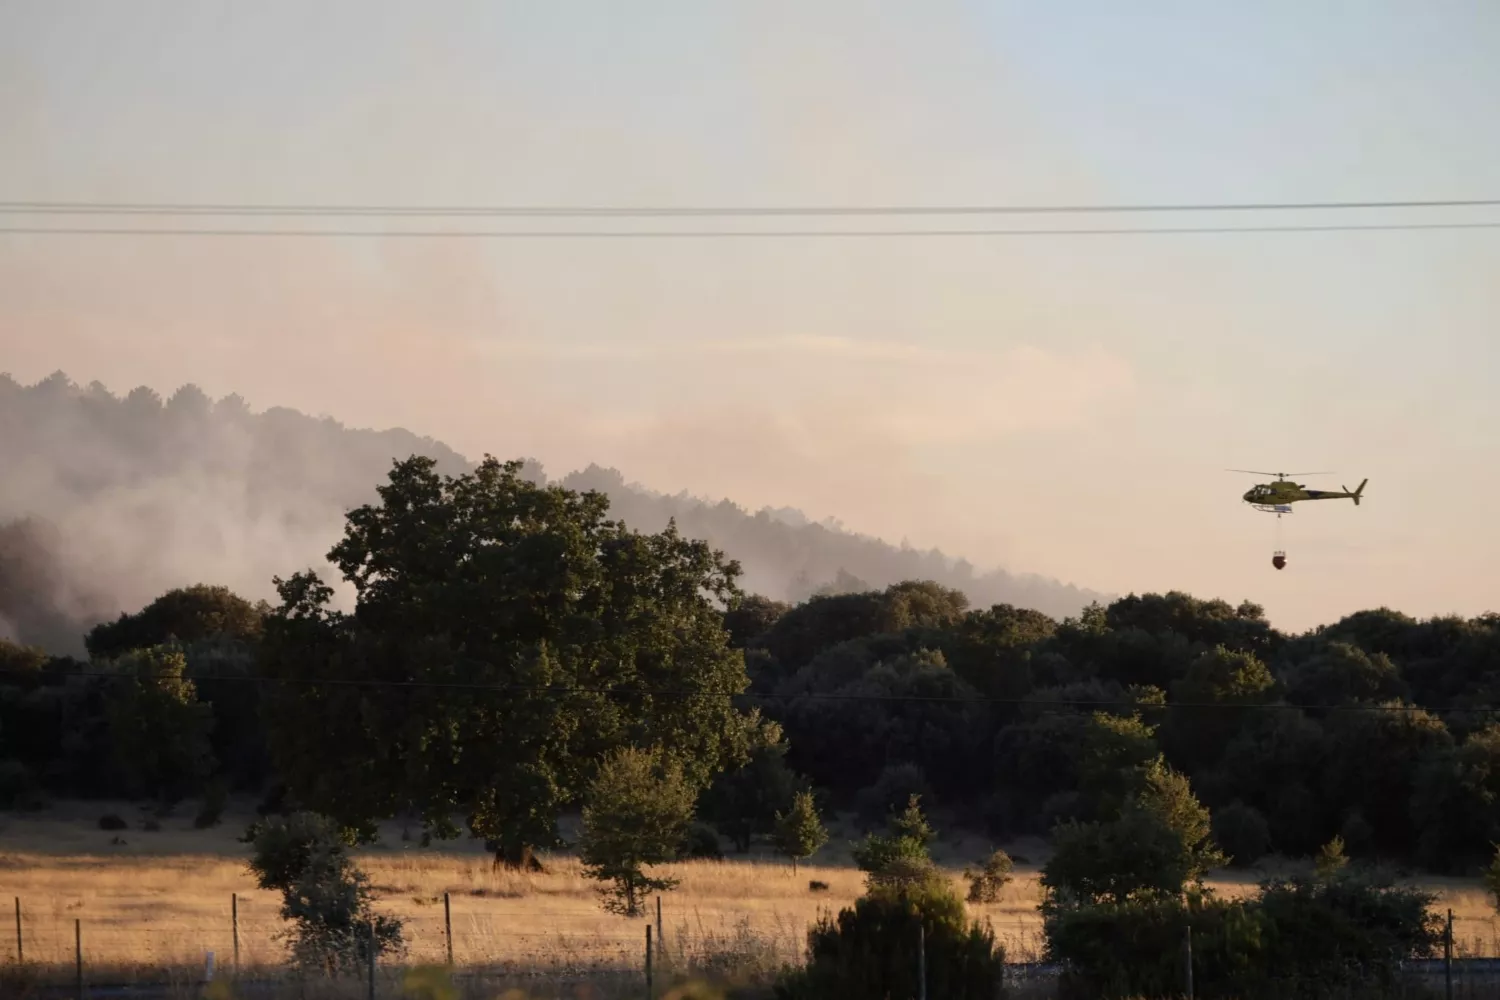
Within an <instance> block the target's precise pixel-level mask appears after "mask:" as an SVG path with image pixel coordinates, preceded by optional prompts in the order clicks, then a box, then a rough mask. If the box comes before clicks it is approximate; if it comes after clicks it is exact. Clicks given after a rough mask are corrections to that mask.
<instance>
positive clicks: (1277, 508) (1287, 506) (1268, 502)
mask: <svg viewBox="0 0 1500 1000" xmlns="http://www.w3.org/2000/svg"><path fill="white" fill-rule="evenodd" d="M1229 471H1230V472H1243V473H1247V474H1249V475H1252V476H1270V475H1274V476H1275V477H1276V479H1275V481H1274V482H1269V483H1259V484H1257V485H1255V486H1252V487H1250V488H1249V489H1248V490H1246V491H1245V495H1244V496H1243V497H1241V498H1240V499H1242V500H1244V501H1245V502H1246V503H1248V504H1249V505H1250V506H1252V507H1254V508H1255V509H1256V510H1259V511H1264V512H1266V513H1267V514H1275V515H1277V516H1278V517H1280V516H1281V515H1282V514H1290V513H1291V512H1292V504H1294V503H1296V502H1297V501H1299V500H1343V499H1345V498H1347V499H1350V500H1353V501H1354V506H1356V507H1358V506H1359V498H1360V497H1361V496H1362V495H1363V494H1364V492H1365V483H1368V482H1369V481H1370V480H1369V479H1364V480H1361V481H1360V484H1359V486H1357V487H1355V489H1354V491H1353V492H1352V493H1351V492H1350V491H1349V487H1347V486H1345V487H1344V489H1343V491H1342V492H1339V491H1336V490H1310V489H1308V488H1307V487H1306V486H1304V485H1302V484H1301V483H1294V482H1292V481H1291V479H1289V478H1287V474H1286V473H1285V472H1276V473H1271V472H1256V471H1255V470H1253V469H1230V470H1229ZM1292 475H1294V476H1326V475H1328V473H1326V472H1293V473H1292Z"/></svg>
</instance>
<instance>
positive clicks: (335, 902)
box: [243, 813, 402, 975]
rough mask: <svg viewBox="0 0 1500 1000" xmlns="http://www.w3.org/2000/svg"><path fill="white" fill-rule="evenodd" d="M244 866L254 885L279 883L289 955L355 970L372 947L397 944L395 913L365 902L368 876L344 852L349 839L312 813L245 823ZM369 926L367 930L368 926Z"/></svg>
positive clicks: (338, 970) (326, 970)
mask: <svg viewBox="0 0 1500 1000" xmlns="http://www.w3.org/2000/svg"><path fill="white" fill-rule="evenodd" d="M243 839H248V840H249V841H250V842H251V843H252V844H253V851H252V854H251V858H250V865H249V866H250V870H251V872H252V873H254V875H255V877H256V882H257V884H258V885H259V886H260V887H261V888H262V889H278V890H280V891H281V896H282V905H281V916H282V919H283V920H289V921H291V922H292V925H293V926H292V929H291V930H290V931H288V932H287V933H286V934H285V938H286V939H287V943H288V944H289V945H290V946H291V952H292V957H293V961H294V962H295V964H296V965H297V966H298V967H300V968H302V969H303V970H306V971H315V972H321V973H323V974H326V975H337V974H343V973H353V972H359V971H361V970H362V969H363V968H364V967H365V964H366V962H368V960H369V956H370V949H371V948H372V947H373V948H374V949H375V952H376V954H377V955H378V954H381V953H384V952H394V951H400V949H401V947H402V938H401V921H399V920H397V919H394V918H391V917H385V916H378V915H376V914H375V913H374V912H373V910H372V909H371V906H370V904H371V901H372V893H371V891H370V885H369V879H368V878H367V877H366V876H365V874H364V873H363V872H361V871H360V870H359V869H358V868H356V867H355V866H354V862H353V861H352V860H351V859H350V858H349V856H348V853H347V852H348V848H349V846H351V844H350V842H351V840H352V839H353V838H352V837H351V836H350V834H349V832H348V831H346V830H344V829H342V828H341V827H339V826H338V825H337V824H336V823H334V822H333V821H332V820H330V819H328V818H327V817H324V816H318V815H315V814H313V813H296V814H294V815H292V816H291V817H289V818H288V819H285V820H281V819H277V820H271V821H263V822H259V823H256V824H254V825H253V826H251V828H250V830H249V831H248V832H247V833H246V836H245V838H243ZM372 931H373V934H372Z"/></svg>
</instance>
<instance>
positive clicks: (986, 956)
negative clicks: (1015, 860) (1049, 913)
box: [776, 862, 1005, 1000]
mask: <svg viewBox="0 0 1500 1000" xmlns="http://www.w3.org/2000/svg"><path fill="white" fill-rule="evenodd" d="M927 865H928V866H930V865H931V862H927ZM916 867H920V865H917V866H916ZM919 927H920V928H921V930H920V931H919V930H918V928H919ZM807 939H808V940H807V943H808V961H807V964H806V965H805V966H804V967H803V968H800V969H796V970H790V971H788V972H786V973H784V974H783V977H782V979H781V981H780V982H779V983H778V984H777V988H776V993H777V996H778V997H783V998H787V1000H824V998H825V997H839V998H840V1000H885V998H886V997H912V996H916V995H917V993H918V987H917V969H918V959H917V954H916V952H917V949H918V948H919V947H922V948H924V949H925V954H924V956H923V964H924V965H925V969H926V973H927V983H926V987H927V995H929V996H932V997H942V998H944V1000H989V998H990V997H993V996H995V989H996V986H997V984H998V982H999V979H1000V975H1001V972H1002V970H1003V966H1004V962H1005V953H1004V951H1003V949H1001V948H1000V947H999V946H997V945H996V943H995V937H994V933H993V932H992V931H991V930H990V929H989V928H988V927H986V926H984V925H981V924H979V923H978V922H977V921H971V920H969V919H968V917H967V914H966V913H965V912H964V904H963V901H962V900H961V899H959V898H958V895H957V894H956V893H955V892H954V891H953V889H952V888H951V887H950V886H949V885H948V884H947V883H946V882H945V881H944V880H943V879H941V878H940V877H936V878H933V877H929V878H922V879H914V880H912V881H909V882H904V883H890V884H885V885H880V886H876V887H873V888H872V889H871V891H870V892H869V893H868V894H867V895H865V896H863V897H861V898H860V899H858V900H856V901H855V903H854V905H853V906H852V907H849V908H846V909H844V910H842V911H841V912H840V913H839V915H838V917H837V919H835V918H833V917H832V916H831V915H828V914H824V915H823V916H822V918H821V919H820V920H819V921H818V922H817V924H815V925H814V926H813V927H812V928H811V929H810V930H809V931H808V935H807Z"/></svg>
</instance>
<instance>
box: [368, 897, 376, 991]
mask: <svg viewBox="0 0 1500 1000" xmlns="http://www.w3.org/2000/svg"><path fill="white" fill-rule="evenodd" d="M368 961H369V969H368V972H369V976H370V994H369V996H370V1000H375V918H374V917H373V916H372V917H371V918H370V955H369V959H368Z"/></svg>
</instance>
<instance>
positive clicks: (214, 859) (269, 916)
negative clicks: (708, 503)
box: [0, 805, 1500, 970]
mask: <svg viewBox="0 0 1500 1000" xmlns="http://www.w3.org/2000/svg"><path fill="white" fill-rule="evenodd" d="M104 811H108V810H106V809H102V808H101V807H100V806H98V805H90V806H77V805H74V806H62V807H58V808H55V809H53V810H49V811H48V812H47V813H45V814H39V815H27V816H14V815H12V816H9V817H6V818H0V959H3V958H6V957H10V956H13V955H14V953H15V932H14V925H13V918H12V917H11V913H12V912H13V904H12V903H11V899H10V897H19V898H20V900H21V902H22V909H23V918H24V932H25V940H24V943H25V950H26V958H27V959H28V961H35V962H43V963H49V964H50V963H57V964H59V965H65V966H70V965H71V964H72V961H73V954H74V951H73V949H74V921H75V920H77V921H80V926H81V930H82V940H83V953H84V959H85V963H86V965H87V966H89V967H90V968H104V967H108V968H113V969H126V968H131V967H134V968H163V967H176V968H179V969H191V968H202V965H203V962H204V958H205V953H206V952H209V951H212V952H214V954H215V958H216V961H217V963H218V964H219V966H220V967H224V966H227V965H228V964H230V962H231V961H232V956H233V953H234V938H233V932H232V922H231V916H230V911H231V895H232V894H237V895H238V900H239V927H240V961H241V963H242V966H246V967H249V966H257V965H274V964H278V963H279V962H280V961H281V959H282V957H283V951H282V948H281V946H280V944H279V942H278V941H277V933H278V931H280V930H281V927H282V923H281V921H280V919H279V917H278V914H277V910H278V906H279V898H278V897H277V895H276V894H275V893H270V892H263V891H261V890H258V889H256V888H255V885H254V882H253V880H252V878H251V876H250V875H249V873H248V871H247V870H246V867H245V858H246V856H247V848H246V847H245V845H243V844H240V843H238V842H237V840H236V837H237V836H238V835H239V834H240V833H241V832H242V831H243V830H244V828H245V825H246V823H247V822H248V820H249V819H250V818H251V817H250V816H249V815H248V814H246V813H244V812H243V811H241V812H237V813H236V814H234V815H232V816H231V817H229V818H228V819H227V820H226V822H225V823H224V824H223V825H222V826H220V827H217V828H215V829H213V830H208V831H197V830H193V829H191V824H190V822H189V821H188V819H187V818H181V817H179V818H173V819H167V820H164V821H162V825H163V829H162V830H161V831H160V832H151V833H148V832H144V831H142V830H141V822H140V819H139V816H140V814H139V813H138V812H137V811H135V810H129V811H127V810H126V809H125V808H116V809H115V811H116V812H118V813H119V814H120V815H121V816H124V817H126V818H127V819H130V820H131V821H132V827H133V829H131V830H128V831H124V832H122V833H121V834H120V835H119V836H120V837H121V838H122V839H124V840H125V841H126V843H125V844H123V845H115V844H112V843H111V841H112V839H113V838H114V836H115V835H114V834H111V833H106V832H104V831H101V830H99V829H98V826H97V820H98V817H99V815H100V814H101V813H102V812H104ZM189 814H190V812H189ZM382 844H383V845H385V846H381V847H377V848H374V849H371V850H367V851H363V852H359V853H358V855H357V857H358V861H359V863H360V865H361V867H362V868H363V869H364V870H365V872H366V873H367V874H368V875H369V876H370V878H371V881H372V883H373V885H374V886H375V887H376V890H377V900H378V903H377V905H378V907H379V909H381V910H382V911H384V912H388V913H392V914H395V915H398V916H400V917H401V918H402V919H403V920H404V921H405V925H406V936H407V940H408V942H409V953H408V960H409V961H412V962H424V961H442V960H444V959H445V957H446V947H447V944H446V936H445V933H444V918H443V894H444V893H448V894H449V898H450V901H451V909H452V918H453V938H454V941H453V944H454V959H455V961H456V963H457V964H458V965H459V966H460V967H485V968H490V969H500V970H503V969H508V968H509V969H519V968H528V967H529V968H537V967H541V968H548V969H552V970H567V969H578V970H585V969H600V968H609V967H613V968H619V969H638V968H640V966H641V964H642V956H643V952H644V946H645V926H646V922H645V921H644V920H640V919H636V920H627V919H624V918H621V917H618V916H614V915H612V914H610V913H607V912H606V911H604V910H603V909H602V908H601V907H600V905H599V897H598V895H597V892H596V887H595V884H594V883H593V882H591V881H589V880H588V879H586V878H584V877H583V874H582V870H581V866H580V864H579V862H578V860H577V859H576V858H575V857H572V856H569V855H557V856H549V857H546V859H545V860H546V863H547V866H548V871H547V872H545V873H540V874H519V873H509V872H504V871H500V872H496V871H494V870H492V867H491V864H490V861H489V858H488V856H487V855H485V854H484V853H483V851H482V850H481V849H480V847H479V845H478V844H477V843H474V842H472V841H459V842H455V843H450V844H443V845H438V846H436V847H434V848H429V849H422V848H419V847H417V846H416V844H415V843H414V842H411V841H403V840H402V839H401V831H400V828H399V827H398V826H394V825H393V826H391V827H389V828H387V829H386V830H384V831H383V836H382ZM847 846H848V837H846V836H836V837H834V838H832V840H831V842H830V844H829V846H828V847H827V848H825V850H824V851H823V852H820V855H819V856H818V857H816V858H814V859H813V861H814V862H815V863H814V864H812V865H802V866H800V868H799V870H798V871H797V872H796V874H793V872H792V870H791V868H790V867H789V866H788V865H786V864H784V863H781V862H779V861H776V860H774V859H769V858H764V857H758V858H756V857H753V858H751V859H750V860H727V861H723V862H716V861H694V862H685V863H682V864H677V865H672V866H667V868H666V873H667V874H668V875H669V876H671V877H675V878H679V879H681V884H680V886H679V887H678V888H677V889H676V890H674V891H672V892H669V893H666V894H664V895H663V897H662V899H663V924H664V926H665V931H666V946H667V950H668V957H669V958H679V957H685V958H689V959H693V958H696V959H697V960H698V961H699V962H703V961H706V960H708V959H709V958H710V957H711V956H724V955H742V956H743V957H744V959H745V960H746V961H751V962H759V963H770V962H780V961H788V962H792V961H797V960H798V959H799V958H800V956H801V953H802V949H803V946H804V943H805V940H806V930H807V926H808V924H809V923H810V922H812V921H813V920H815V919H816V917H817V915H818V911H819V910H820V909H830V908H831V909H837V908H838V907H840V906H843V905H847V904H849V903H850V902H852V901H853V900H854V899H855V898H856V897H857V896H858V895H859V893H860V891H861V889H862V885H863V880H862V873H860V872H859V871H857V870H856V869H854V868H853V867H852V865H850V864H849V863H848V861H847ZM984 846H985V845H983V844H980V843H978V842H974V843H967V844H965V843H957V844H955V843H946V844H944V845H942V849H941V850H939V851H937V852H936V855H937V857H938V860H939V861H940V862H942V863H945V864H946V865H947V866H948V867H949V870H950V872H951V873H952V876H953V877H954V879H955V882H956V883H958V882H959V881H960V875H961V870H962V867H963V861H965V860H968V861H970V862H972V861H973V860H975V859H977V858H978V857H979V855H980V854H981V853H982V851H983V849H984ZM1021 846H1022V848H1024V849H1025V853H1027V856H1028V857H1030V858H1031V859H1032V860H1033V861H1035V860H1040V851H1039V850H1038V849H1037V846H1036V845H1034V844H1028V845H1021ZM1258 877H1259V876H1258V875H1257V874H1255V873H1251V874H1246V875H1243V876H1237V877H1232V878H1231V877H1226V878H1224V879H1221V880H1219V881H1217V882H1215V883H1214V884H1215V887H1216V888H1217V889H1218V890H1219V891H1220V892H1222V893H1224V894H1226V895H1239V894H1242V893H1246V892H1249V891H1251V890H1252V889H1253V887H1254V884H1255V881H1256V879H1257V878H1258ZM810 880H818V881H821V882H825V883H827V884H828V889H827V891H823V892H816V893H815V892H812V891H810V890H809V887H808V883H809V881H810ZM1428 885H1429V887H1430V888H1432V889H1434V890H1435V891H1437V892H1438V893H1439V894H1440V899H1439V903H1438V905H1439V907H1440V908H1444V909H1446V908H1447V907H1452V909H1453V911H1454V916H1455V918H1456V919H1455V923H1456V927H1455V929H1456V937H1457V939H1458V943H1459V947H1460V951H1461V953H1464V954H1483V955H1495V954H1500V950H1497V940H1500V923H1497V921H1496V919H1495V915H1494V911H1493V909H1492V908H1491V906H1490V904H1489V902H1488V899H1487V898H1486V897H1485V895H1484V894H1483V893H1482V891H1481V890H1480V889H1479V887H1478V886H1477V884H1475V883H1473V882H1470V881H1463V880H1456V879H1455V880H1446V881H1440V880H1433V881H1430V882H1428ZM1038 900H1039V889H1038V885H1037V870H1036V867H1035V865H1034V864H1028V865H1018V866H1017V871H1016V878H1015V880H1014V881H1013V882H1012V883H1011V884H1010V885H1009V886H1007V887H1006V889H1005V891H1004V894H1003V897H1002V899H1001V901H1000V902H999V903H997V904H993V905H985V906H970V911H971V913H972V914H973V915H974V916H975V917H977V918H980V919H988V920H989V921H990V923H991V924H992V925H993V927H994V929H995V932H996V936H997V937H998V938H999V939H1000V941H1001V943H1003V944H1004V945H1005V946H1006V949H1007V952H1008V954H1009V956H1010V957H1011V958H1012V960H1025V959H1029V958H1034V957H1036V955H1037V954H1038V953H1039V951H1040V930H1041V926H1040V919H1039V917H1038V915H1037V913H1036V905H1037V902H1038Z"/></svg>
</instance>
